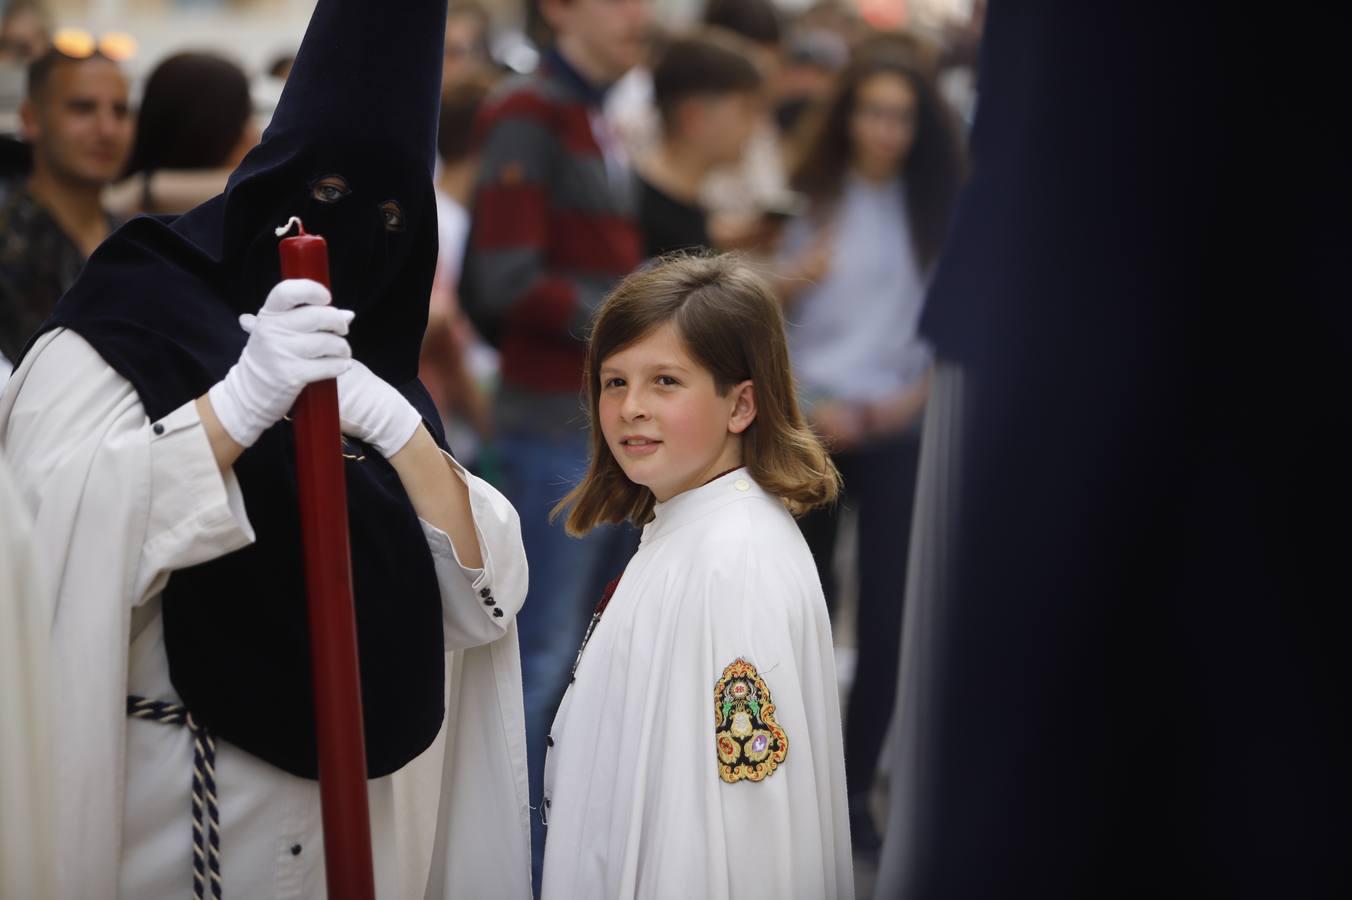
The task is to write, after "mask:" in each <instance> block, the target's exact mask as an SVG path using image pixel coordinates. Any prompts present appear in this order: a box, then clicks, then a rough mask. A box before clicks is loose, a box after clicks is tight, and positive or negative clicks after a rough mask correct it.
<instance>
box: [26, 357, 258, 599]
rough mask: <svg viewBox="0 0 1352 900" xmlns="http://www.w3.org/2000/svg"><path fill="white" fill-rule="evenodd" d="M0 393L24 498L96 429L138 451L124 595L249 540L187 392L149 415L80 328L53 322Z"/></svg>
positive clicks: (58, 474)
mask: <svg viewBox="0 0 1352 900" xmlns="http://www.w3.org/2000/svg"><path fill="white" fill-rule="evenodd" d="M14 381H15V384H12V385H10V386H9V389H8V390H7V393H10V394H12V396H13V405H12V408H11V409H10V410H9V415H8V417H7V418H8V422H7V424H6V427H5V431H6V434H5V443H6V446H7V448H8V452H9V453H10V454H11V456H13V457H14V458H16V459H21V460H24V471H23V476H22V479H23V484H24V488H25V493H26V494H27V496H28V499H29V500H30V505H37V506H40V505H41V500H42V498H43V497H44V495H45V490H44V489H45V487H46V486H47V485H48V484H49V483H50V481H51V480H52V479H61V478H64V477H66V474H67V473H65V472H64V471H63V470H64V469H65V468H66V466H67V465H68V464H69V463H71V462H72V461H74V460H75V459H78V458H79V457H80V452H79V450H77V449H76V448H77V447H78V446H79V445H80V444H81V443H82V442H83V441H85V440H88V439H89V438H90V437H96V438H97V440H98V442H99V445H100V446H101V448H102V449H103V450H104V451H105V452H119V453H129V454H144V469H143V474H144V476H145V478H146V480H147V484H146V488H147V495H146V497H145V499H146V501H147V503H148V505H147V510H146V513H147V515H146V519H145V534H144V539H143V543H142V544H141V548H140V555H139V558H138V561H137V566H136V571H135V574H134V577H133V580H132V584H131V585H130V588H131V589H130V591H129V592H128V596H127V599H128V600H129V602H130V603H131V605H133V606H135V605H139V604H141V603H143V602H145V600H147V599H148V598H150V597H152V596H155V595H157V594H159V593H160V591H162V590H163V589H164V585H165V584H166V582H167V581H168V577H169V573H170V572H172V571H173V570H174V569H182V568H186V567H188V566H193V565H197V564H199V563H203V562H206V561H207V560H211V559H215V558H216V557H218V556H223V555H225V554H226V553H230V552H231V551H234V550H238V549H239V548H240V547H243V546H246V545H247V544H250V543H252V542H253V540H254V533H253V528H252V526H251V525H250V524H249V519H248V516H247V514H246V513H245V510H244V498H243V495H242V494H241V492H240V488H239V482H238V481H237V480H236V479H235V475H234V472H233V471H226V472H224V473H222V472H221V470H220V468H219V467H218V466H217V465H216V458H215V456H214V455H213V454H212V451H211V444H210V442H209V441H208V440H207V436H206V429H205V428H203V426H202V422H201V419H200V418H199V417H198V415H197V406H196V403H195V401H193V400H190V401H188V402H187V403H185V404H183V405H182V406H180V407H179V408H178V409H176V410H174V411H173V412H171V413H169V414H168V415H167V416H165V417H164V418H163V419H160V420H159V421H157V422H151V421H150V420H149V418H148V417H147V416H146V413H145V409H144V408H143V407H142V406H141V402H140V399H139V398H138V397H137V395H136V390H135V388H133V387H132V385H131V383H130V382H128V381H127V380H126V379H125V378H123V377H122V376H121V375H119V374H118V373H117V372H116V371H114V370H113V368H112V367H111V366H109V365H108V364H107V363H106V362H104V360H103V358H102V357H101V356H99V355H98V353H97V352H96V351H95V350H94V348H93V347H91V346H90V345H89V344H88V343H87V342H86V341H85V340H84V338H82V337H80V336H79V335H78V334H76V333H75V332H72V331H64V330H58V331H55V332H52V333H51V336H50V337H49V338H46V339H44V340H43V341H40V342H39V343H38V345H37V346H35V347H34V348H33V350H32V351H31V352H30V353H29V355H28V358H27V359H26V360H25V365H24V367H23V370H22V371H21V372H20V373H19V374H16V376H15V379H14Z"/></svg>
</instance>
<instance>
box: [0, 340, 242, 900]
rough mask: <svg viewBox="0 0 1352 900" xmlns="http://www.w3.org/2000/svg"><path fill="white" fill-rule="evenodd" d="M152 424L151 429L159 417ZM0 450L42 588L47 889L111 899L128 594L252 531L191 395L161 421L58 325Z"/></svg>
mask: <svg viewBox="0 0 1352 900" xmlns="http://www.w3.org/2000/svg"><path fill="white" fill-rule="evenodd" d="M156 426H158V427H156ZM0 448H3V450H4V452H5V454H6V456H7V457H8V460H9V462H10V464H11V466H12V468H13V472H14V476H15V480H16V482H17V484H18V486H19V490H20V492H21V495H22V501H23V503H24V505H25V507H26V508H27V509H28V511H29V513H30V515H31V517H32V521H33V538H34V548H35V549H34V567H35V569H37V570H38V571H37V574H38V575H39V576H40V577H42V578H44V579H45V582H46V585H47V588H48V589H49V591H50V592H51V594H50V596H51V600H50V604H49V605H48V607H47V608H46V609H45V610H43V613H44V624H45V625H46V626H47V627H48V629H49V633H50V635H51V645H50V646H51V667H50V680H49V685H48V689H49V693H48V697H47V702H48V703H49V704H50V707H51V708H52V709H55V710H59V711H60V712H59V715H56V716H54V717H53V719H52V767H53V771H54V773H55V786H54V790H53V798H52V800H53V802H52V817H53V823H54V827H55V829H56V833H57V834H59V835H60V836H61V844H60V846H59V847H58V853H59V854H60V856H61V859H60V865H59V878H60V882H61V883H60V885H59V886H58V890H57V896H62V897H88V898H93V900H98V898H104V897H112V896H113V894H114V893H115V892H116V884H117V880H116V879H115V878H111V877H110V873H113V872H116V871H118V865H119V858H120V850H121V826H122V812H123V796H122V794H123V784H124V775H125V761H124V757H125V731H126V693H127V652H128V646H129V643H130V631H131V614H132V608H133V607H134V606H136V605H138V604H140V603H142V602H144V601H145V600H146V599H147V598H149V597H150V596H152V595H153V594H154V593H156V592H158V591H159V590H161V589H162V588H163V586H164V584H165V582H166V580H167V579H168V578H169V577H170V573H171V572H172V570H174V569H176V568H182V567H184V566H188V565H193V564H195V563H199V562H203V561H205V560H208V559H212V558H214V557H217V556H221V555H223V554H225V553H229V552H231V551H232V550H235V549H238V548H239V547H242V546H244V545H246V544H247V543H249V542H250V541H251V540H252V539H253V532H252V529H251V528H250V527H249V523H248V519H247V517H246V516H245V513H244V508H243V503H242V501H241V499H240V493H239V488H238V485H237V484H235V482H234V478H233V476H232V475H231V474H230V473H226V474H225V475H224V476H223V475H222V474H221V472H220V470H219V469H218V468H217V466H216V463H215V459H214V457H213V455H212V453H211V448H210V445H209V443H208V441H207V439H206V435H205V432H204V431H203V429H202V426H201V423H200V422H199V421H198V420H197V415H196V410H195V407H193V406H192V405H188V406H185V407H183V408H180V409H178V410H175V411H174V412H172V413H171V414H170V415H168V416H166V417H165V418H164V419H163V420H161V421H160V422H151V421H149V419H148V417H147V416H146V412H145V409H144V407H142V405H141V402H140V399H139V398H138V396H137V394H136V392H135V390H134V389H133V388H132V386H131V385H130V384H129V383H128V382H127V381H126V379H124V378H122V377H121V376H120V375H118V374H117V373H116V372H115V371H114V370H113V369H112V368H111V367H110V366H109V365H108V364H107V363H106V362H104V360H103V359H102V358H101V357H100V356H99V355H98V353H96V352H95V351H94V349H93V348H92V347H91V346H90V345H89V344H88V343H87V342H85V341H84V339H82V338H81V337H80V336H79V335H77V334H75V333H73V332H70V331H64V330H59V329H58V330H54V331H52V332H49V333H48V334H46V335H44V336H43V337H42V338H41V339H39V340H38V342H37V343H36V344H35V345H34V346H33V347H32V349H31V350H30V351H29V352H28V353H27V354H26V355H25V357H24V359H23V361H22V364H21V365H20V366H19V368H18V369H17V370H16V371H15V373H14V375H13V376H12V377H11V379H10V381H9V382H8V383H7V384H6V386H5V391H4V394H3V396H0Z"/></svg>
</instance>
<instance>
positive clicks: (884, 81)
mask: <svg viewBox="0 0 1352 900" xmlns="http://www.w3.org/2000/svg"><path fill="white" fill-rule="evenodd" d="M916 103H917V99H916V93H915V88H914V87H912V86H911V83H910V81H908V80H907V79H906V78H905V77H904V76H902V75H897V74H894V73H891V72H883V73H879V74H877V75H871V76H869V77H868V78H866V79H864V80H863V81H861V82H860V83H859V88H858V90H857V92H856V94H855V100H854V108H853V110H852V111H851V115H850V126H849V128H850V148H851V159H850V163H851V165H852V167H853V168H854V169H855V171H856V172H858V173H859V174H860V175H863V176H864V177H865V178H870V179H874V180H881V179H886V178H890V177H892V176H893V175H897V174H899V173H900V171H901V168H902V166H903V165H905V162H906V157H907V156H908V155H909V154H910V152H911V147H912V145H914V144H915V123H916Z"/></svg>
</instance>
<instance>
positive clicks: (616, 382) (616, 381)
mask: <svg viewBox="0 0 1352 900" xmlns="http://www.w3.org/2000/svg"><path fill="white" fill-rule="evenodd" d="M601 387H603V388H613V387H624V379H623V378H607V379H606V380H605V382H604V383H603V384H602V385H601Z"/></svg>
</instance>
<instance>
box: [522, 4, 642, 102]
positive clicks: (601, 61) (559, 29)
mask: <svg viewBox="0 0 1352 900" xmlns="http://www.w3.org/2000/svg"><path fill="white" fill-rule="evenodd" d="M541 11H542V12H543V14H544V17H545V20H546V21H547V22H549V24H550V27H551V28H553V29H554V33H555V36H556V40H557V43H558V47H559V50H560V51H561V52H562V53H563V55H564V57H565V58H567V60H568V61H569V62H570V63H571V64H573V65H574V66H577V67H578V69H580V70H581V71H582V74H583V75H585V76H587V77H588V78H590V79H593V80H597V81H601V82H611V81H614V80H616V79H618V78H619V77H620V76H622V75H623V74H624V73H625V72H628V71H629V70H630V69H632V68H633V67H634V66H636V65H638V64H639V63H640V62H642V61H643V59H644V57H645V55H646V52H647V38H648V25H649V21H650V12H651V4H650V3H649V0H543V2H542V3H541Z"/></svg>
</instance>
